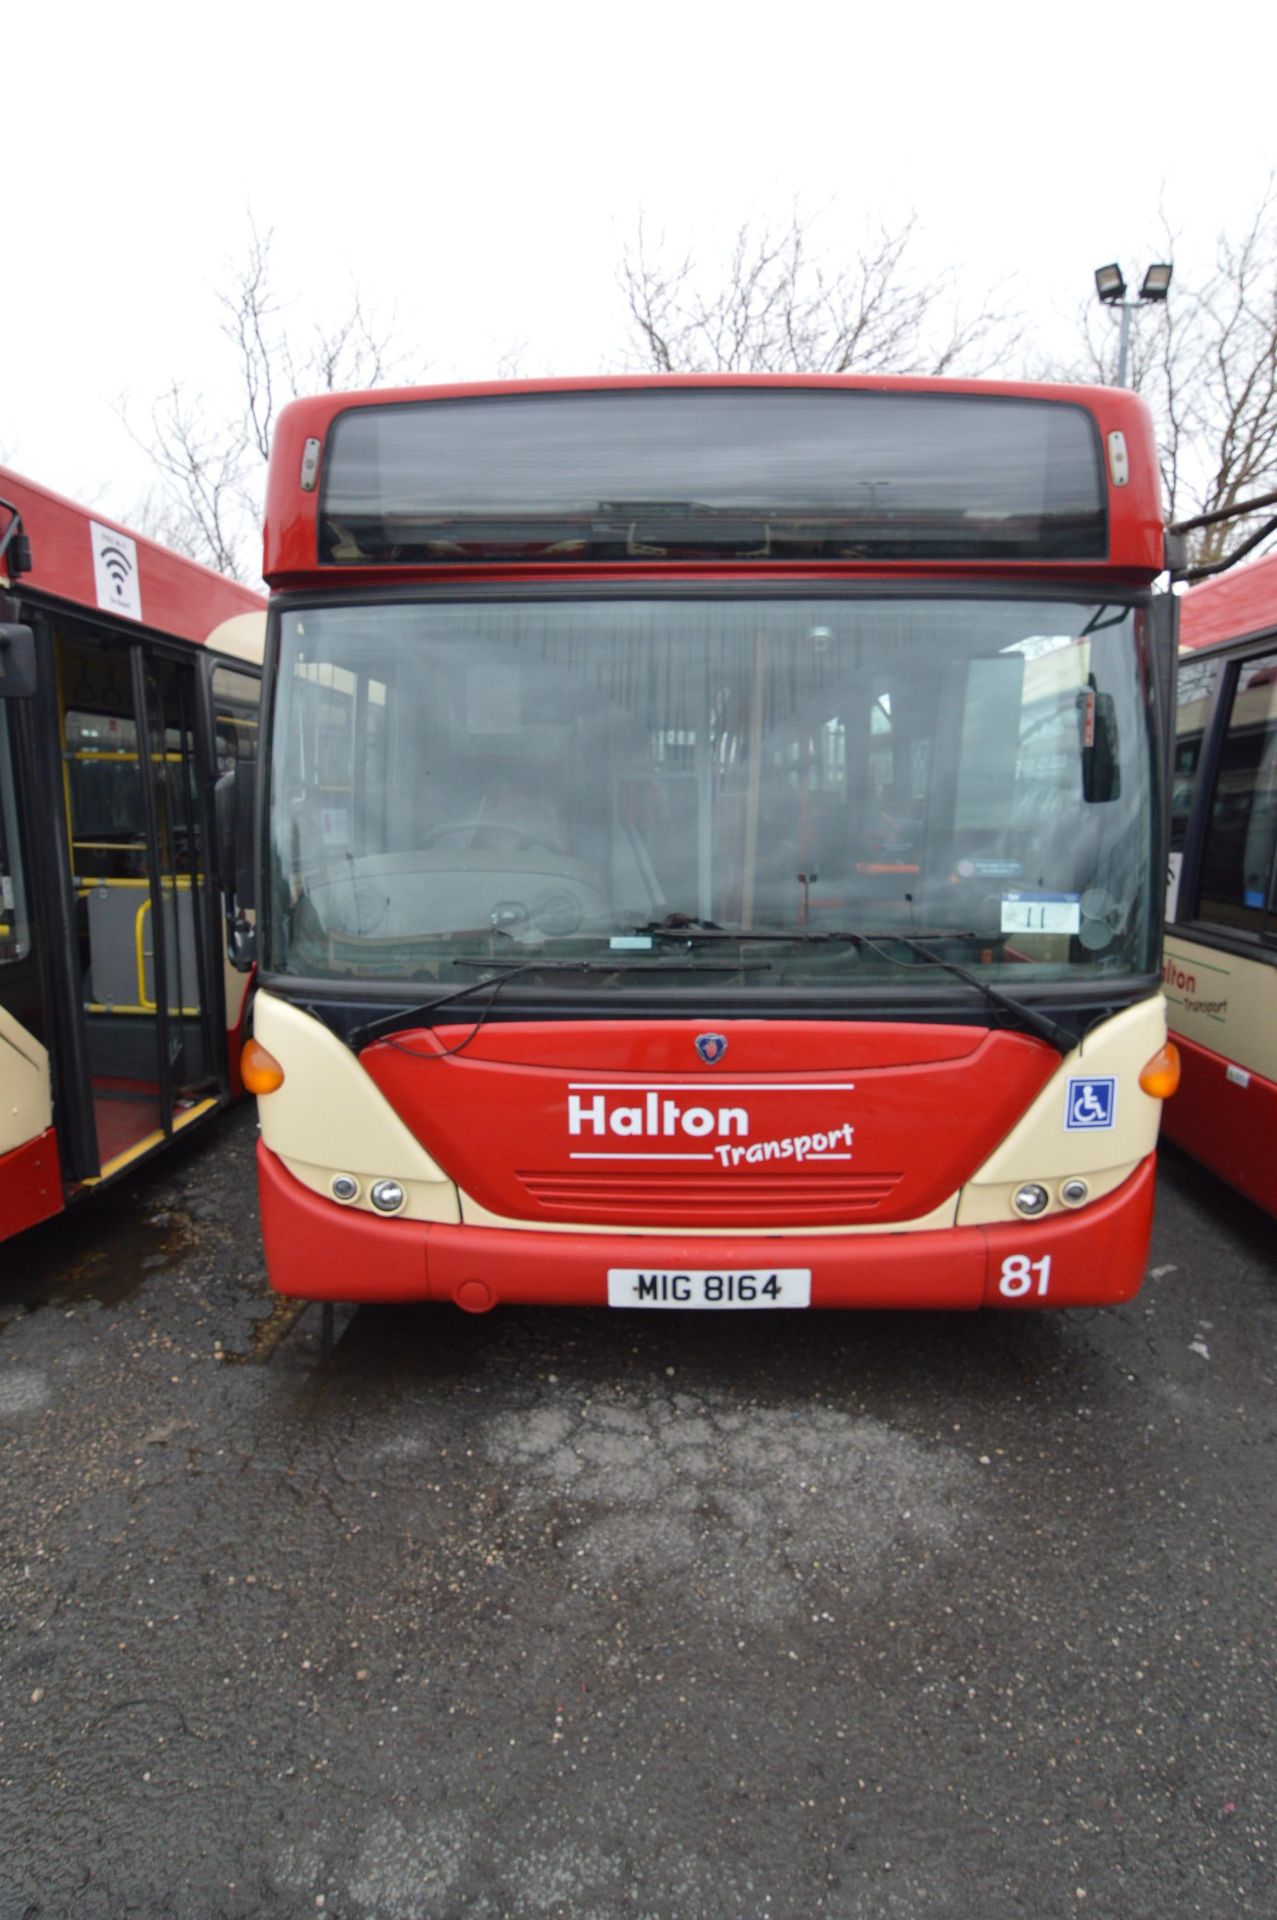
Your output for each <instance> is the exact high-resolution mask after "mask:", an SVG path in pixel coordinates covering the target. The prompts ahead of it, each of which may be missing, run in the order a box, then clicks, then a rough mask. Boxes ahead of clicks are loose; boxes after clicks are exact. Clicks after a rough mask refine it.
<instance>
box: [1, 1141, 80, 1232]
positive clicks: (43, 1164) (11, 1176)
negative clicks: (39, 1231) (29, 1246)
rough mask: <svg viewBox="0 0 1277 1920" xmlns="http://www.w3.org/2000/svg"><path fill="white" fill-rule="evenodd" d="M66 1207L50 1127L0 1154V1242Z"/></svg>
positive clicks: (55, 1144)
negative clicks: (11, 1149)
mask: <svg viewBox="0 0 1277 1920" xmlns="http://www.w3.org/2000/svg"><path fill="white" fill-rule="evenodd" d="M65 1205H66V1195H65V1193H64V1191H63V1187H62V1165H61V1162H60V1160H59V1158H58V1137H57V1135H56V1133H55V1132H54V1131H53V1128H52V1127H50V1128H49V1129H48V1131H47V1132H46V1133H39V1134H37V1135H36V1137H35V1139H34V1140H25V1141H24V1142H23V1143H22V1145H21V1146H20V1147H15V1148H14V1149H13V1151H12V1153H4V1154H0V1240H4V1239H7V1237H8V1236H9V1234H11V1233H21V1232H22V1231H23V1229H24V1228H25V1227H34V1226H37V1225H38V1224H39V1222H40V1221H41V1220H50V1219H52V1217H53V1215H54V1214H55V1213H61V1211H62V1209H63V1207H64V1206H65Z"/></svg>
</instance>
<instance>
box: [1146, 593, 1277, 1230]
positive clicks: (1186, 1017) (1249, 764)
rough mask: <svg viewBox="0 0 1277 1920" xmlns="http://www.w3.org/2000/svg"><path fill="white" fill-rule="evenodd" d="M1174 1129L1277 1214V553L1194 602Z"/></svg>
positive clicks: (1174, 876)
mask: <svg viewBox="0 0 1277 1920" xmlns="http://www.w3.org/2000/svg"><path fill="white" fill-rule="evenodd" d="M1180 641H1181V647H1182V652H1181V655H1180V665H1179V681H1178V728H1177V739H1176V743H1175V773H1174V786H1173V797H1172V820H1171V855H1170V890H1169V895H1168V900H1167V919H1168V921H1169V923H1170V924H1169V926H1168V928H1167V934H1166V949H1165V969H1164V981H1165V990H1166V997H1167V1000H1168V1002H1169V1017H1170V1023H1171V1026H1172V1028H1173V1029H1174V1032H1175V1037H1176V1041H1177V1044H1178V1046H1179V1050H1180V1052H1181V1054H1182V1056H1183V1066H1184V1092H1183V1096H1182V1098H1180V1099H1178V1100H1173V1101H1172V1102H1171V1103H1170V1105H1169V1106H1168V1108H1167V1110H1166V1131H1167V1135H1168V1136H1169V1138H1170V1139H1172V1140H1174V1141H1175V1142H1176V1144H1177V1145H1178V1146H1181V1147H1183V1148H1184V1149H1185V1150H1186V1151H1187V1152H1188V1153H1191V1154H1193V1155H1194V1156H1195V1157H1196V1158H1197V1159H1199V1160H1201V1161H1203V1162H1204V1163H1205V1165H1206V1166H1208V1167H1210V1168H1211V1169H1212V1171H1213V1172H1215V1173H1217V1174H1219V1175H1220V1177H1221V1178H1222V1179H1224V1180H1227V1181H1228V1182H1229V1183H1230V1184H1231V1185H1232V1186H1234V1187H1236V1188H1238V1189H1239V1190H1240V1191H1241V1192H1242V1193H1244V1194H1245V1195H1246V1196H1247V1197H1248V1198H1249V1199H1251V1200H1254V1201H1256V1202H1257V1203H1258V1205H1259V1206H1261V1207H1266V1208H1267V1209H1268V1211H1269V1212H1270V1213H1277V556H1274V557H1271V558H1269V559H1266V560H1257V561H1254V562H1253V563H1252V564H1251V565H1250V566H1243V567H1239V568H1238V569H1237V571H1236V572H1234V573H1228V574H1225V575H1223V576H1222V577H1221V578H1219V579H1216V580H1209V581H1206V582H1204V583H1203V584H1202V585H1201V586H1199V587H1194V588H1192V589H1191V591H1190V592H1189V593H1187V594H1185V595H1184V597H1183V599H1182V600H1181V602H1180Z"/></svg>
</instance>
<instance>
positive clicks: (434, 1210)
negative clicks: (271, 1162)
mask: <svg viewBox="0 0 1277 1920" xmlns="http://www.w3.org/2000/svg"><path fill="white" fill-rule="evenodd" d="M253 1032H254V1034H255V1035H256V1037H257V1039H258V1040H260V1041H261V1043H262V1045H263V1046H264V1047H265V1048H266V1049H267V1051H268V1052H270V1053H273V1054H274V1056H275V1058H276V1059H277V1060H278V1061H279V1064H280V1066H281V1067H282V1068H283V1069H284V1084H283V1086H282V1087H280V1088H279V1090H278V1092H276V1093H268V1094H263V1095H261V1096H260V1097H259V1099H258V1102H257V1112H258V1117H259V1119H260V1121H261V1128H262V1139H263V1140H264V1141H265V1142H266V1145H267V1146H268V1147H269V1148H270V1150H271V1152H272V1153H277V1154H278V1155H279V1157H280V1159H281V1160H283V1161H284V1162H285V1163H286V1164H287V1165H288V1167H289V1168H290V1169H292V1170H293V1171H296V1172H297V1177H298V1178H299V1179H300V1180H302V1181H303V1183H304V1184H305V1185H306V1186H308V1187H312V1188H313V1189H314V1190H315V1192H317V1193H327V1191H328V1182H329V1181H330V1180H331V1178H332V1176H333V1174H334V1173H349V1174H353V1176H354V1177H355V1178H356V1179H357V1180H359V1181H360V1182H361V1184H365V1183H367V1182H368V1181H371V1180H398V1181H399V1182H400V1183H401V1185H402V1186H403V1188H404V1190H405V1192H406V1193H407V1195H408V1204H407V1205H406V1206H405V1207H404V1208H403V1210H402V1212H400V1213H399V1214H397V1215H395V1216H394V1217H395V1218H397V1219H401V1220H402V1219H404V1218H405V1217H407V1218H409V1219H416V1220H442V1221H449V1222H456V1221H458V1220H459V1219H460V1217H461V1214H460V1209H459V1207H458V1205H457V1190H456V1188H455V1187H454V1186H453V1184H452V1182H451V1180H449V1179H448V1177H447V1175H446V1174H445V1173H444V1172H443V1171H442V1169H441V1168H440V1167H438V1166H437V1165H436V1163H435V1162H434V1161H433V1160H432V1159H431V1157H430V1155H429V1154H428V1153H427V1152H426V1150H425V1148H424V1147H423V1146H422V1144H421V1142H420V1141H419V1140H417V1139H416V1138H415V1137H414V1136H413V1135H412V1134H411V1133H410V1132H409V1130H408V1128H407V1127H406V1126H405V1125H404V1123H403V1121H402V1120H401V1119H400V1118H399V1116H398V1114H397V1113H396V1112H395V1111H394V1109H393V1107H392V1106H391V1105H390V1103H389V1101H388V1100H387V1099H386V1098H385V1095H384V1094H382V1093H380V1092H379V1091H378V1089H377V1088H376V1087H375V1086H374V1085H373V1083H372V1081H371V1080H370V1079H369V1078H368V1075H367V1074H366V1073H365V1072H364V1070H363V1068H362V1067H361V1066H360V1064H359V1062H358V1060H356V1058H355V1056H354V1054H353V1053H352V1052H351V1051H350V1049H349V1047H345V1046H343V1045H342V1043H341V1041H340V1040H339V1039H338V1038H337V1036H336V1035H335V1034H332V1033H330V1032H329V1031H328V1029H327V1027H325V1026H322V1025H321V1024H320V1022H319V1021H318V1020H316V1019H314V1018H313V1016H312V1015H310V1014H308V1013H302V1012H301V1010H300V1009H299V1008H298V1007H291V1006H289V1005H288V1003H287V1001H284V1000H279V999H276V997H275V996H274V995H273V994H270V993H265V992H259V993H258V995H257V997H256V999H255V1000H254V1002H253ZM302 1169H306V1170H307V1171H306V1172H303V1171H302ZM329 1197H330V1198H331V1196H329ZM338 1204H339V1202H337V1201H335V1200H334V1201H333V1205H334V1206H337V1205H338ZM352 1204H353V1205H354V1206H356V1207H358V1208H362V1209H364V1210H365V1211H367V1212H370V1213H375V1212H376V1209H375V1208H374V1207H373V1206H372V1204H371V1202H370V1201H369V1200H368V1199H367V1197H366V1194H361V1195H360V1198H359V1199H358V1200H357V1201H355V1202H353V1203H352ZM381 1217H382V1216H381V1215H378V1218H381Z"/></svg>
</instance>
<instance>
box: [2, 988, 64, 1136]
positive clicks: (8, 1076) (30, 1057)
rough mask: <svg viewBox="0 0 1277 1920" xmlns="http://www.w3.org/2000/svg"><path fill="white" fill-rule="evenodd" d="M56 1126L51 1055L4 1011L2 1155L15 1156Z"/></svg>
mask: <svg viewBox="0 0 1277 1920" xmlns="http://www.w3.org/2000/svg"><path fill="white" fill-rule="evenodd" d="M52 1125H53V1093H52V1087H51V1083H50V1080H49V1055H48V1052H47V1050H46V1049H45V1048H44V1047H42V1046H41V1045H40V1042H39V1041H38V1040H37V1039H36V1038H35V1036H34V1035H33V1034H30V1033H28V1032H27V1030H26V1028H25V1027H20V1026H19V1025H18V1023H17V1021H16V1020H15V1019H14V1018H13V1016H12V1014H8V1013H6V1012H5V1010H4V1008H3V1007H0V1153H12V1152H13V1150H14V1148H15V1147H22V1146H25V1145H26V1143H27V1141H28V1140H35V1139H37V1138H38V1137H39V1135H40V1134H42V1133H45V1132H47V1131H48V1129H49V1128H50V1127H51V1126H52Z"/></svg>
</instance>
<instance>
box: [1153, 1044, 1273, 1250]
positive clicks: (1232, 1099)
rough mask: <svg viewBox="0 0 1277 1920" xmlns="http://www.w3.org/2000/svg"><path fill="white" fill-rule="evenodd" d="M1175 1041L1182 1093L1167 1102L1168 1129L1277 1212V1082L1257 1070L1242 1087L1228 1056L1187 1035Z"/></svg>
mask: <svg viewBox="0 0 1277 1920" xmlns="http://www.w3.org/2000/svg"><path fill="white" fill-rule="evenodd" d="M1175 1044H1176V1046H1177V1047H1178V1048H1179V1053H1180V1065H1181V1072H1180V1083H1179V1092H1178V1093H1177V1094H1176V1096H1175V1098H1174V1099H1173V1100H1168V1101H1167V1103H1166V1108H1165V1111H1164V1113H1163V1116H1162V1131H1163V1133H1164V1134H1165V1135H1166V1138H1167V1139H1168V1140H1173V1141H1174V1143H1175V1145H1176V1146H1177V1147H1182V1148H1183V1149H1184V1151H1185V1153H1191V1154H1192V1156H1193V1158H1194V1159H1195V1160H1200V1161H1201V1162H1202V1164H1203V1166H1207V1167H1209V1168H1210V1170H1211V1172H1212V1173H1217V1174H1218V1175H1219V1177H1220V1179H1221V1180H1227V1182H1228V1184H1229V1185H1230V1186H1232V1187H1236V1188H1237V1190H1238V1192H1239V1193H1244V1194H1245V1195H1246V1198H1247V1199H1248V1200H1253V1201H1254V1202H1255V1204H1256V1205H1257V1206H1260V1207H1264V1208H1265V1209H1266V1210H1267V1211H1268V1212H1269V1213H1272V1214H1277V1154H1275V1153H1274V1150H1273V1149H1274V1143H1277V1085H1274V1083H1273V1082H1272V1081H1271V1080H1266V1079H1265V1078H1264V1076H1263V1074H1262V1073H1252V1074H1251V1076H1250V1084H1249V1085H1248V1086H1245V1087H1239V1086H1237V1085H1236V1084H1235V1083H1234V1082H1233V1081H1231V1080H1230V1079H1229V1078H1228V1069H1229V1067H1230V1066H1231V1065H1232V1064H1233V1063H1232V1062H1231V1061H1230V1060H1228V1059H1226V1058H1225V1057H1224V1055H1223V1054H1220V1053H1213V1052H1212V1051H1211V1049H1210V1048H1209V1047H1203V1046H1199V1045H1198V1044H1197V1042H1196V1041H1193V1040H1186V1039H1185V1038H1184V1036H1183V1034H1182V1033H1177V1034H1176V1035H1175Z"/></svg>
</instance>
